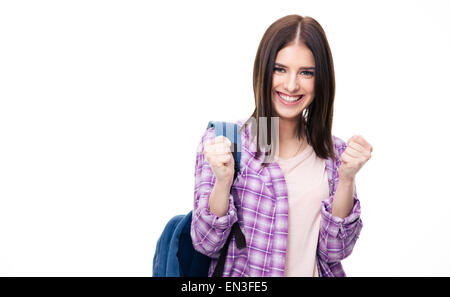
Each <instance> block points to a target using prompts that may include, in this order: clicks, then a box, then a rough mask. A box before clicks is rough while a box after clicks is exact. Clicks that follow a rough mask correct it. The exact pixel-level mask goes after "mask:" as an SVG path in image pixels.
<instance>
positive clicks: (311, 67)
mask: <svg viewBox="0 0 450 297" xmlns="http://www.w3.org/2000/svg"><path fill="white" fill-rule="evenodd" d="M275 66H280V67H283V68H288V67H286V66H284V65H283V64H280V63H275ZM300 69H316V67H314V66H303V67H300Z"/></svg>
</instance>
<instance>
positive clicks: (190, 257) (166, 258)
mask: <svg viewBox="0 0 450 297" xmlns="http://www.w3.org/2000/svg"><path fill="white" fill-rule="evenodd" d="M210 127H214V130H215V132H216V136H220V135H224V136H225V137H227V138H228V139H229V140H230V141H231V143H232V145H233V146H234V149H233V152H232V153H233V157H234V179H235V178H236V176H237V174H238V172H239V168H240V164H239V163H240V157H241V138H240V136H239V134H238V126H237V124H235V123H227V122H213V121H211V122H209V123H208V126H207V128H206V129H209V128H210ZM191 222H192V211H190V212H189V213H188V214H187V215H178V216H175V217H173V218H172V219H171V220H170V221H169V222H168V223H167V225H166V227H165V228H164V231H163V233H162V234H161V236H160V238H159V239H158V242H157V244H156V251H155V255H154V257H153V276H182V277H207V276H208V270H209V266H210V263H211V258H209V257H208V256H206V255H203V254H201V253H199V252H197V251H196V250H195V249H194V246H193V245H192V238H191ZM232 236H234V237H235V240H236V245H237V247H238V248H239V249H242V248H244V247H245V246H246V243H245V237H244V234H243V233H242V231H241V229H240V228H239V224H238V223H237V222H236V223H234V224H233V226H232V228H231V231H230V235H229V236H228V238H227V241H226V243H225V245H224V247H223V248H222V250H221V252H220V256H219V260H218V263H217V265H216V267H215V269H214V273H213V275H212V276H222V274H223V269H224V266H225V258H226V254H227V250H228V246H229V243H230V240H231V237H232Z"/></svg>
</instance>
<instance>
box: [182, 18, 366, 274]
mask: <svg viewBox="0 0 450 297" xmlns="http://www.w3.org/2000/svg"><path fill="white" fill-rule="evenodd" d="M253 87H254V93H255V111H254V112H253V114H252V115H251V117H250V118H249V119H248V120H247V121H238V122H237V123H238V125H239V126H240V130H239V132H240V136H241V142H242V152H241V166H240V170H239V174H238V176H237V178H236V179H235V180H234V181H233V175H234V160H233V158H232V155H231V151H230V142H229V141H228V140H227V139H226V138H224V137H215V134H214V131H213V128H210V129H208V130H207V131H206V133H205V134H204V135H203V137H202V140H201V142H200V144H199V148H198V150H197V160H196V184H195V192H194V212H193V219H192V225H191V237H192V241H193V244H194V248H195V249H196V250H197V251H199V252H201V253H203V254H206V255H208V256H210V257H211V258H213V261H212V262H211V266H210V271H209V275H211V274H212V272H213V269H214V267H215V265H216V264H217V258H218V255H219V253H220V250H221V248H222V247H223V246H224V243H225V241H226V239H227V237H228V235H229V234H230V229H231V226H232V225H233V223H234V222H236V221H238V223H239V226H240V228H241V230H242V232H243V233H244V235H245V240H246V247H245V248H243V249H238V248H237V246H236V242H235V240H234V238H232V240H231V242H230V246H229V248H228V251H227V257H226V261H225V268H224V271H223V276H345V273H344V271H343V269H342V265H341V263H340V261H341V260H342V259H344V258H345V257H347V256H348V255H349V254H350V253H351V252H352V250H353V247H354V245H355V242H356V240H357V238H358V236H359V234H360V231H361V228H362V222H361V219H360V204H359V200H358V198H357V194H356V187H355V176H356V173H357V172H358V171H359V170H360V168H361V167H362V166H363V165H364V164H365V163H366V162H367V160H369V159H370V157H371V152H372V146H371V145H370V144H369V143H368V142H367V141H366V140H365V139H364V138H363V137H362V136H359V135H355V136H353V137H351V138H350V139H349V140H348V141H347V143H345V142H344V141H342V140H341V139H339V138H337V137H335V136H332V134H331V127H332V117H333V101H334V93H335V79H334V69H333V60H332V56H331V51H330V49H329V45H328V41H327V39H326V36H325V33H324V31H323V29H322V27H321V26H320V24H319V23H318V22H316V21H315V20H314V19H312V18H310V17H301V16H299V15H289V16H286V17H283V18H281V19H279V20H277V21H276V22H275V23H273V24H272V25H271V26H270V27H269V28H268V29H267V31H266V32H265V34H264V36H263V38H262V40H261V43H260V45H259V48H258V51H257V54H256V59H255V64H254V73H253ZM261 118H266V119H267V118H268V119H271V121H268V122H266V123H264V122H260V119H261ZM273 119H277V120H278V129H274V130H276V131H275V132H276V133H275V134H274V135H275V138H276V139H274V140H273V141H272V136H273V135H272V133H273V131H271V127H273V126H272V124H273ZM255 131H257V132H256V133H255ZM260 131H267V132H268V133H266V135H267V136H266V137H267V138H268V142H267V143H270V144H271V145H270V146H269V147H268V149H264V150H261V147H260V145H256V144H260V143H261V142H260V140H261V139H262V137H264V135H262V134H261V133H260ZM255 134H256V135H255ZM255 136H256V142H255V141H254V140H255ZM272 142H273V145H272ZM231 187H232V188H231ZM230 189H232V191H231V193H230Z"/></svg>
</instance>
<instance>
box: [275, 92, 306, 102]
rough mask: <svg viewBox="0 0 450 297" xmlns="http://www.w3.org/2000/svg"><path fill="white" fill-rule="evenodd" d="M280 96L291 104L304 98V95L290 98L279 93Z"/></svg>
mask: <svg viewBox="0 0 450 297" xmlns="http://www.w3.org/2000/svg"><path fill="white" fill-rule="evenodd" d="M278 95H280V97H281V98H283V99H284V100H286V101H289V102H294V101H297V100H298V99H300V98H301V97H302V95H300V96H298V97H289V96H284V95H282V94H280V93H278Z"/></svg>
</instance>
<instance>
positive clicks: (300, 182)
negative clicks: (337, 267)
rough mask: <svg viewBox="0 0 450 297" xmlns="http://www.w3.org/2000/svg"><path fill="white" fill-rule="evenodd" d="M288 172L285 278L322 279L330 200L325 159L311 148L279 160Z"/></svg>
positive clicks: (308, 147) (286, 176)
mask: <svg viewBox="0 0 450 297" xmlns="http://www.w3.org/2000/svg"><path fill="white" fill-rule="evenodd" d="M275 161H276V162H277V163H278V165H279V166H280V168H281V170H282V171H283V173H284V177H285V180H286V183H287V190H288V202H289V218H288V221H289V226H288V243H287V255H286V266H285V271H284V275H285V276H309V277H311V276H319V275H318V272H317V261H316V251H317V242H318V239H319V227H320V207H321V202H322V200H325V199H327V198H328V195H329V189H328V175H327V172H326V169H325V160H324V159H321V158H319V157H317V156H316V154H315V152H314V149H313V148H312V146H311V145H309V144H308V145H307V146H306V148H305V149H304V150H303V151H302V152H300V153H299V154H298V155H296V156H294V157H292V158H289V159H280V158H279V157H275Z"/></svg>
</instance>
